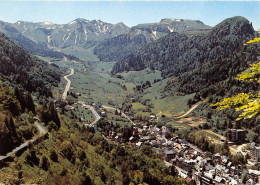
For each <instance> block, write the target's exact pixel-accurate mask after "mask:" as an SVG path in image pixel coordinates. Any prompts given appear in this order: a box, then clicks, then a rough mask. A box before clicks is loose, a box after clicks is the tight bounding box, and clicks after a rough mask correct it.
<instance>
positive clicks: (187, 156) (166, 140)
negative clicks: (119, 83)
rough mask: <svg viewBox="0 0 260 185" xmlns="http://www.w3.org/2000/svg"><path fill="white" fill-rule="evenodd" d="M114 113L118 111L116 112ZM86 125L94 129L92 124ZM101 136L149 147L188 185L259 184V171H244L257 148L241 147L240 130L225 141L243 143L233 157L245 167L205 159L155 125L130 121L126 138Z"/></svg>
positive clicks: (101, 111)
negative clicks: (130, 126)
mask: <svg viewBox="0 0 260 185" xmlns="http://www.w3.org/2000/svg"><path fill="white" fill-rule="evenodd" d="M81 105H82V107H84V108H86V109H88V108H90V106H88V105H86V104H85V103H83V102H81ZM92 107H93V108H95V110H94V111H96V113H98V115H101V117H100V118H102V117H103V118H104V117H106V111H107V109H108V108H111V107H108V106H102V105H100V104H93V106H92ZM104 107H105V108H104ZM114 110H116V112H117V111H118V112H119V110H117V109H114ZM93 113H94V112H93ZM120 113H121V112H120ZM94 114H95V113H94ZM120 116H121V117H127V116H126V115H125V114H120ZM100 118H99V119H100ZM127 118H128V117H127ZM128 119H129V118H128ZM150 119H151V120H154V119H156V116H155V115H151V116H150ZM96 122H97V120H96ZM96 122H95V123H96ZM131 122H132V121H131ZM90 126H91V127H95V126H94V125H92V124H90ZM102 133H103V136H104V137H106V139H108V140H110V141H111V142H114V143H116V144H121V145H132V146H134V147H137V148H139V149H140V148H141V147H142V146H143V145H150V146H152V147H153V150H154V152H155V153H156V154H157V155H158V157H159V158H161V159H162V160H163V161H164V163H165V164H166V165H167V166H168V167H169V168H170V169H171V170H175V171H176V173H177V174H178V175H179V176H180V177H183V178H184V179H185V180H186V182H187V183H190V184H201V185H203V184H207V185H210V184H232V185H239V184H248V185H253V184H260V171H257V170H253V169H250V168H248V167H249V166H252V165H255V164H258V163H259V162H260V146H259V145H257V144H256V143H246V144H245V142H244V141H245V137H246V136H245V131H244V130H242V129H230V130H229V131H228V132H227V133H228V134H227V140H228V145H235V144H237V145H239V146H240V144H242V143H243V145H241V146H244V147H241V148H242V149H241V151H238V152H236V153H235V155H236V156H238V157H241V158H243V159H244V158H245V159H246V165H245V166H242V165H235V164H233V163H232V161H231V159H230V157H229V156H225V155H220V154H219V153H216V154H213V155H212V156H209V155H208V154H207V153H206V151H202V150H201V149H200V148H199V147H200V146H195V145H193V144H191V143H189V142H188V141H187V140H185V139H182V138H180V137H178V136H176V135H174V134H173V128H172V127H166V126H162V127H157V125H149V124H135V123H133V122H132V128H131V134H130V135H129V134H128V136H127V139H126V138H125V137H124V133H122V132H117V131H115V130H109V131H108V132H102ZM245 176H246V179H247V180H246V181H245Z"/></svg>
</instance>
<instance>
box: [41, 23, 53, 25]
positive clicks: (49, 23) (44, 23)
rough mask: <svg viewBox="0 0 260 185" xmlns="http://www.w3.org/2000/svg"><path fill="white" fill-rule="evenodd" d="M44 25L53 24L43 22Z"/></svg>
mask: <svg viewBox="0 0 260 185" xmlns="http://www.w3.org/2000/svg"><path fill="white" fill-rule="evenodd" d="M42 24H44V25H50V24H52V23H51V22H42Z"/></svg>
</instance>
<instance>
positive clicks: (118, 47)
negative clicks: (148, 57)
mask: <svg viewBox="0 0 260 185" xmlns="http://www.w3.org/2000/svg"><path fill="white" fill-rule="evenodd" d="M178 20H180V21H178ZM210 29H211V27H210V26H207V25H205V24H204V23H202V22H201V21H199V22H198V21H197V20H196V21H194V20H184V19H162V20H161V21H160V22H159V23H146V24H138V25H136V26H133V27H131V30H130V31H129V32H128V33H126V34H122V35H119V36H116V37H114V38H111V39H106V40H105V41H103V42H101V43H99V44H98V45H97V46H96V47H95V48H94V53H95V54H96V55H97V56H98V57H99V58H100V59H101V60H104V61H109V60H115V61H120V60H121V59H122V58H123V57H124V56H125V55H130V54H132V53H134V52H136V51H137V50H138V49H140V48H141V47H142V46H144V45H145V44H147V43H149V42H152V41H155V40H158V39H160V38H162V37H164V36H166V35H167V34H170V33H172V32H180V33H181V32H186V31H199V30H200V31H201V30H203V31H207V30H210Z"/></svg>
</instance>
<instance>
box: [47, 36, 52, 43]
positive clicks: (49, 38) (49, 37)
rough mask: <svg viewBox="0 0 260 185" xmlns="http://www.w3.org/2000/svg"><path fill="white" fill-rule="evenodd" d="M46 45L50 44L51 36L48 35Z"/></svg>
mask: <svg viewBox="0 0 260 185" xmlns="http://www.w3.org/2000/svg"><path fill="white" fill-rule="evenodd" d="M47 38H48V43H50V42H51V36H50V35H48V37H47Z"/></svg>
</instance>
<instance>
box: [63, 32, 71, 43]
mask: <svg viewBox="0 0 260 185" xmlns="http://www.w3.org/2000/svg"><path fill="white" fill-rule="evenodd" d="M70 34H71V33H69V34H68V36H67V38H66V39H65V40H64V43H65V42H66V41H67V40H68V39H69V37H70ZM65 35H66V34H65ZM65 35H64V36H65Z"/></svg>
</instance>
